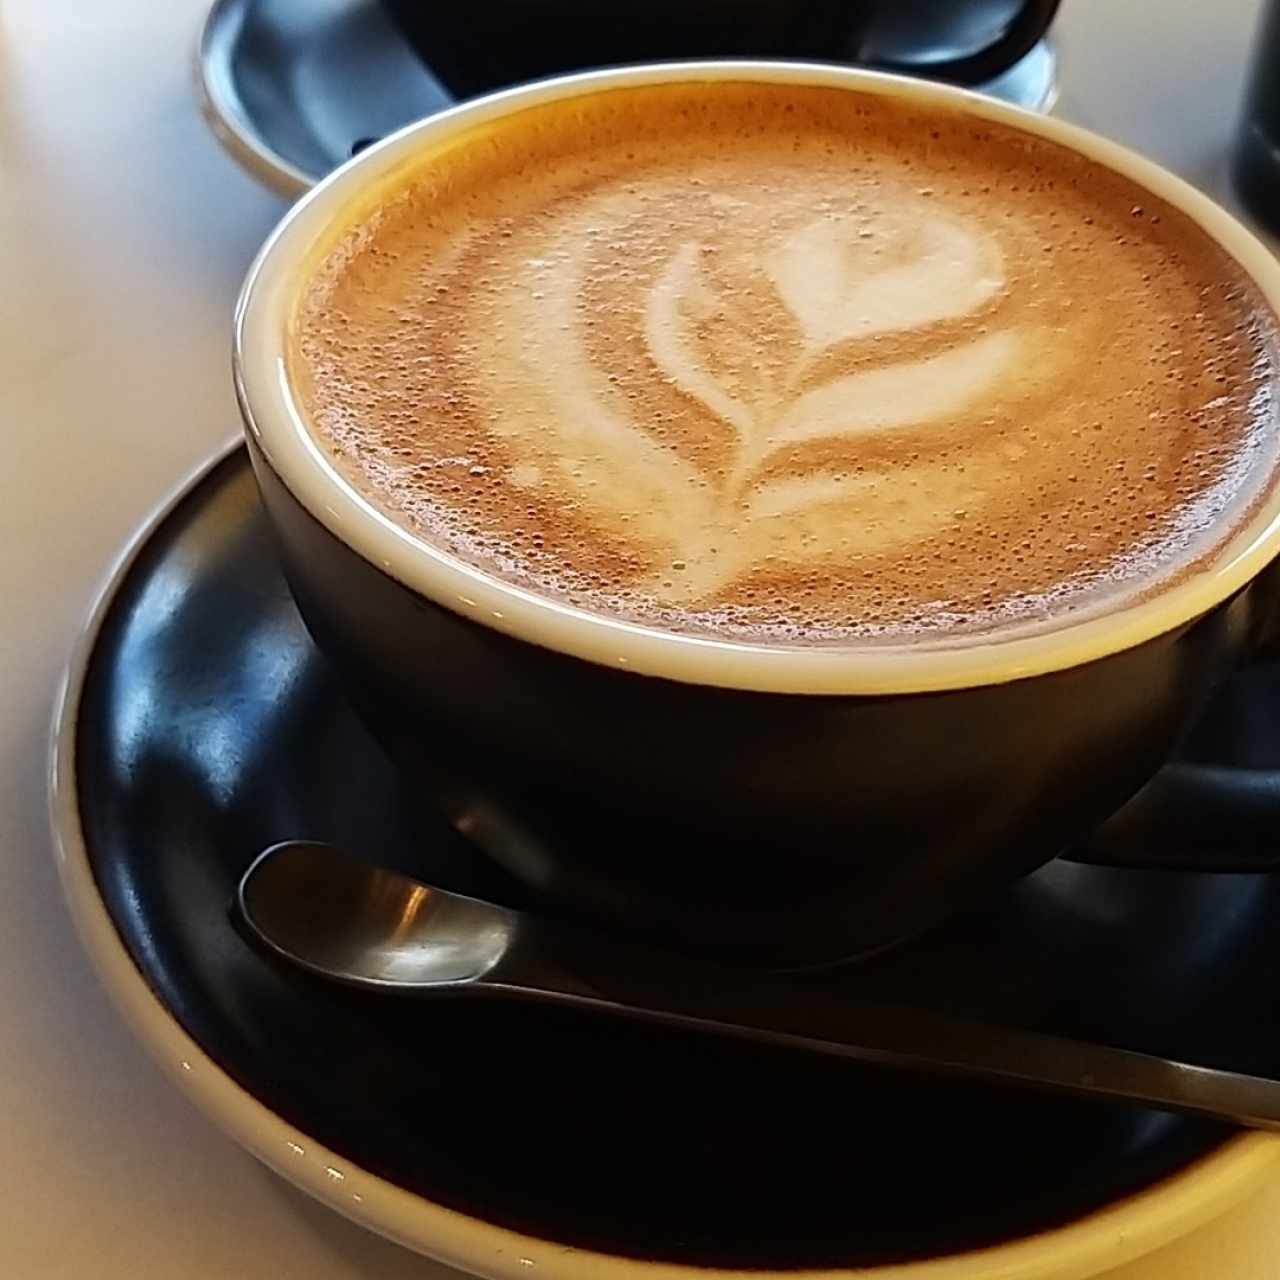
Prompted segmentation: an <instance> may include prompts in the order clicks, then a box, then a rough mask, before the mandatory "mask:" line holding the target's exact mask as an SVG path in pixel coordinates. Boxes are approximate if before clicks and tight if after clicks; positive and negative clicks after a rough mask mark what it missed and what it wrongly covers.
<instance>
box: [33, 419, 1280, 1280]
mask: <svg viewBox="0 0 1280 1280" xmlns="http://www.w3.org/2000/svg"><path fill="white" fill-rule="evenodd" d="M243 447H244V444H243V439H242V437H241V436H240V435H239V433H237V434H236V435H235V436H234V437H233V438H232V439H230V440H228V441H227V442H226V443H224V444H223V445H222V446H221V447H220V448H218V449H217V450H215V452H214V453H213V454H212V456H210V457H209V458H207V459H206V460H205V461H204V462H203V463H201V464H200V465H199V466H198V467H196V468H195V469H194V470H193V471H192V472H191V473H190V474H189V475H187V476H186V478H185V479H183V480H182V482H181V483H180V484H178V485H177V486H176V487H175V488H174V489H173V490H172V491H171V492H170V494H169V495H168V497H167V498H165V499H164V500H163V501H162V502H161V503H159V504H158V506H157V507H155V508H154V509H153V511H152V512H151V514H150V515H149V516H148V517H147V518H146V519H145V520H143V521H142V522H141V523H140V524H139V526H138V527H137V529H136V530H135V532H134V533H133V535H132V536H131V537H130V538H129V540H128V542H127V543H126V545H125V546H124V548H123V549H122V550H121V551H120V552H119V554H118V555H117V556H116V558H115V560H114V563H113V564H112V565H111V567H110V568H109V570H108V571H107V573H106V574H105V575H104V577H103V579H102V581H101V583H100V585H99V587H98V589H97V590H96V591H95V592H94V593H93V600H92V604H91V606H90V608H89V610H88V614H87V616H86V617H85V620H84V622H83V623H82V625H81V627H80V628H79V631H78V633H77V638H76V642H75V646H74V649H73V651H72V654H71V657H70V659H69V661H68V664H67V667H66V670H65V672H64V674H63V677H62V680H61V682H60V684H59V688H58V691H57V695H56V697H55V700H54V711H53V721H52V726H51V734H50V739H49V754H48V792H49V795H48V800H49V820H50V826H51V832H52V837H53V853H54V859H55V862H56V864H57V868H58V875H59V880H60V882H61V885H62V890H63V895H64V898H65V899H66V902H67V906H68V909H69V912H70V914H71V917H72V920H73V922H74V925H75V927H76V932H77V934H78V936H79V938H80V941H81V943H82V945H83V946H84V948H85V951H86V952H87V954H88V956H89V958H90V961H91V963H92V965H93V968H94V970H95V971H96V973H97V974H98V977H99V980H100V981H101V982H102V985H103V986H104V987H105V988H106V991H107V993H108V995H109V996H110V997H111V999H112V1001H113V1003H114V1004H115V1005H116V1008H117V1009H118V1010H119V1012H120V1013H121V1015H122V1016H123V1017H124V1019H125V1021H126V1023H127V1024H128V1025H129V1027H130V1029H131V1030H132V1032H133V1033H134V1035H135V1036H136V1037H137V1039H139V1040H140V1041H141V1042H142V1044H143V1045H144V1047H145V1048H146V1049H147V1050H148V1052H149V1053H150V1054H151V1056H152V1057H153V1058H154V1059H155V1061H156V1062H157V1063H158V1064H159V1065H160V1067H161V1069H162V1070H163V1072H164V1073H165V1075H166V1076H167V1077H168V1078H169V1080H170V1081H171V1082H172V1083H173V1084H174V1085H176V1086H177V1088H178V1089H179V1091H180V1092H182V1093H183V1094H184V1095H185V1096H186V1097H187V1098H188V1099H189V1100H190V1101H191V1102H192V1103H193V1104H194V1105H195V1107H196V1108H197V1109H198V1110H199V1111H201V1112H202V1113H203V1114H204V1115H205V1116H207V1117H208V1118H210V1119H211V1120H212V1121H213V1122H214V1123H215V1124H216V1125H217V1126H218V1127H219V1128H220V1129H222V1131H223V1132H224V1133H225V1134H227V1136H228V1137H230V1138H231V1139H232V1140H233V1141H235V1142H236V1143H238V1144H239V1145H240V1146H242V1147H244V1148H245V1149H246V1150H247V1151H248V1152H249V1153H250V1154H252V1155H254V1156H256V1157H257V1158H258V1159H259V1160H260V1161H262V1163H264V1164H265V1165H267V1167H268V1168H270V1169H272V1170H273V1171H275V1172H276V1173H278V1174H279V1175H280V1176H282V1177H283V1178H285V1179H286V1180H288V1181H289V1182H291V1183H293V1184H294V1185H295V1186H297V1187H299V1188H301V1189H302V1190H303V1191H306V1192H307V1193H308V1194H310V1195H312V1196H313V1197H315V1198H316V1199H317V1200H319V1201H321V1202H322V1203H324V1204H327V1205H328V1206H329V1207H330V1208H332V1209H334V1210H336V1211H337V1212H339V1213H341V1214H342V1215H343V1216H345V1217H347V1218H350V1219H352V1220H354V1221H355V1222H357V1223H359V1224H360V1225H362V1226H364V1227H366V1228H368V1229H369V1230H371V1231H373V1232H375V1233H377V1234H379V1235H382V1236H385V1237H387V1238H389V1239H391V1240H394V1241H395V1242H397V1243H399V1244H401V1245H403V1246H405V1247H406V1248H409V1249H411V1250H413V1251H415V1252H417V1253H420V1254H424V1255H426V1256H429V1257H432V1258H436V1259H438V1260H439V1261H441V1262H444V1263H446V1264H448V1265H450V1266H454V1267H457V1268H459V1269H461V1270H464V1271H466V1272H468V1273H471V1274H475V1275H477V1276H481V1277H484V1278H485V1280H516V1277H523V1278H524V1280H527V1277H528V1276H529V1275H530V1274H531V1273H532V1274H536V1268H537V1267H540V1266H541V1267H550V1268H552V1269H553V1270H552V1274H554V1275H555V1276H556V1277H557V1280H731V1278H733V1280H771V1277H772V1278H776V1280H784V1278H785V1280H852V1278H853V1277H868V1278H870V1280H982V1278H983V1277H994V1276H1012V1275H1016V1276H1018V1277H1019V1280H1084V1278H1085V1277H1088V1276H1096V1275H1097V1274H1099V1273H1100V1272H1102V1271H1106V1270H1109V1269H1111V1268H1114V1267H1118V1266H1121V1265H1123V1264H1124V1263H1126V1262H1129V1261H1132V1260H1133V1259H1135V1258H1138V1257H1141V1256H1143V1255H1145V1254H1148V1253H1151V1252H1153V1251H1154V1250H1155V1249H1157V1248H1159V1247H1160V1246H1162V1245H1164V1244H1167V1243H1169V1242H1171V1241H1173V1240H1175V1239H1178V1238H1179V1237H1181V1236H1184V1235H1186V1234H1188V1233H1190V1232H1191V1231H1193V1230H1194V1229H1195V1228H1197V1227H1199V1226H1200V1225H1202V1224H1203V1223H1205V1222H1208V1221H1209V1220H1210V1219H1212V1218H1215V1217H1217V1216H1219V1215H1220V1214H1222V1213H1225V1212H1226V1211H1227V1210H1228V1209H1230V1208H1231V1207H1232V1206H1233V1205H1235V1204H1236V1203H1238V1202H1239V1201H1241V1200H1243V1199H1244V1198H1245V1197H1246V1196H1247V1195H1248V1194H1249V1193H1250V1192H1251V1191H1253V1190H1255V1189H1257V1188H1258V1187H1259V1186H1260V1185H1261V1183H1262V1181H1263V1178H1264V1176H1265V1175H1266V1174H1267V1173H1269V1172H1271V1171H1273V1170H1274V1169H1276V1168H1277V1167H1280V1135H1272V1134H1264V1133H1241V1134H1240V1135H1238V1136H1236V1137H1232V1138H1229V1139H1228V1140H1227V1141H1226V1142H1224V1143H1223V1144H1222V1145H1221V1146H1218V1147H1216V1148H1214V1149H1213V1150H1211V1151H1209V1152H1206V1153H1205V1154H1204V1155H1202V1156H1200V1157H1198V1158H1197V1159H1195V1160H1193V1161H1192V1162H1191V1163H1190V1164H1188V1165H1187V1166H1186V1167H1185V1168H1183V1169H1182V1170H1180V1171H1178V1172H1177V1173H1174V1174H1170V1175H1168V1176H1167V1177H1165V1178H1162V1179H1160V1180H1158V1181H1156V1182H1154V1183H1152V1184H1151V1185H1149V1186H1147V1187H1144V1188H1143V1189H1142V1190H1141V1191H1137V1192H1134V1193H1133V1194H1131V1195H1128V1196H1125V1197H1122V1198H1121V1199H1119V1200H1115V1201H1112V1202H1111V1203H1109V1204H1107V1205H1105V1206H1104V1207H1103V1208H1101V1209H1098V1210H1095V1211H1094V1212H1092V1213H1089V1214H1086V1215H1084V1216H1083V1217H1080V1218H1077V1219H1075V1220H1073V1221H1071V1222H1068V1223H1066V1224H1064V1225H1062V1226H1059V1227H1054V1228H1051V1229H1049V1230H1047V1231H1043V1232H1039V1233H1037V1234H1035V1235H1032V1236H1026V1237H1023V1238H1021V1239H1018V1240H1013V1241H1008V1242H1005V1243H1001V1244H998V1245H992V1246H989V1247H986V1248H982V1249H977V1250H972V1251H969V1252H965V1253H959V1254H951V1255H947V1256H943V1257H938V1258H931V1259H924V1260H918V1261H913V1262H907V1263H895V1264H889V1265H885V1266H875V1267H864V1268H853V1269H850V1268H835V1269H832V1268H821V1269H807V1270H790V1269H789V1270H787V1271H785V1272H782V1271H769V1270H752V1271H749V1272H748V1271H741V1270H735V1269H724V1268H707V1267H690V1266H686V1265H682V1264H678V1263H669V1262H656V1261H648V1260H644V1259H636V1258H630V1257H621V1256H617V1255H612V1254H606V1253H601V1252H597V1251H594V1250H588V1249H580V1248H576V1247H573V1246H569V1245H565V1244H562V1243H557V1242H555V1241H549V1240H542V1239H539V1238H537V1237H534V1236H527V1235H524V1234H522V1233H520V1232H517V1231H513V1230H511V1229H510V1228H507V1227H501V1226H497V1225H495V1224H491V1223H488V1222H485V1221H483V1220H481V1219H478V1218H474V1217H471V1216H470V1215H468V1214H464V1213H461V1212H459V1211H457V1210H454V1209H449V1208H446V1207H445V1206H443V1205H440V1204H437V1203H435V1202H433V1201H431V1200H428V1199H427V1198H425V1197H423V1196H421V1195H418V1194H416V1193H414V1192H412V1191H409V1190H407V1189H406V1188H404V1187H401V1186H398V1185H397V1184H395V1183H393V1182H391V1181H389V1180H387V1179H384V1178H381V1177H378V1176H376V1175H374V1174H372V1173H370V1172H369V1171H367V1170H365V1169H363V1168H362V1167H360V1166H358V1165H355V1164H354V1163H352V1162H351V1161H349V1160H347V1159H346V1158H345V1157H343V1156H341V1155H339V1154H337V1153H336V1152H334V1151H332V1150H330V1149H328V1148H327V1147H325V1146H324V1145H323V1144H321V1143H319V1142H316V1141H315V1140H313V1139H312V1138H311V1137H310V1135H308V1134H306V1133H305V1132H303V1131H302V1130H300V1129H297V1128H296V1127H295V1126H293V1125H291V1124H289V1123H288V1122H287V1121H285V1120H284V1119H283V1118H282V1117H280V1116H279V1115H277V1114H276V1113H275V1112H274V1111H272V1110H271V1109H270V1108H269V1107H268V1106H267V1105H266V1104H265V1103H264V1102H262V1101H261V1100H260V1099H258V1098H257V1097H256V1096H255V1095H254V1094H253V1093H252V1092H251V1091H250V1090H249V1089H247V1088H245V1087H244V1086H243V1085H241V1084H239V1083H238V1082H237V1081H236V1080H234V1079H233V1078H232V1077H231V1076H230V1075H229V1074H228V1073H227V1072H226V1071H225V1070H224V1069H223V1068H222V1067H221V1066H220V1065H219V1064H218V1063H217V1062H216V1061H215V1060H214V1059H213V1058H212V1057H211V1056H210V1055H208V1054H207V1053H206V1052H205V1051H204V1049H203V1048H202V1047H201V1046H200V1044H199V1043H198V1042H197V1041H196V1040H195V1039H194V1038H193V1037H192V1036H190V1035H189V1034H188V1033H187V1032H186V1031H185V1029H184V1028H183V1027H182V1025H181V1024H180V1023H179V1021H178V1019H177V1017H176V1016H175V1014H174V1013H173V1012H172V1011H171V1010H170V1009H169V1008H168V1006H167V1005H166V1004H165V1003H164V1001H163V1000H162V999H161V997H160V995H159V993H157V992H156V991H155V990H154V989H153V988H152V987H151V985H150V984H149V983H148V981H147V979H146V977H145V975H144V974H143V973H142V972H141V970H140V969H138V967H137V966H136V965H135V964H134V961H133V959H132V957H131V956H130V954H129V952H128V950H127V948H126V946H125V943H124V940H123V939H122V937H121V936H120V933H119V931H118V930H117V928H116V925H115V922H114V920H113V918H112V916H111V914H110V912H109V910H108V908H107V906H106V903H105V901H104V900H103V898H102V895H101V893H100V891H99V889H98V885H97V881H96V879H95V877H94V874H93V869H92V866H91V864H90V860H89V852H88V844H87V840H86V837H85V833H84V829H83V826H82V823H81V814H80V806H79V803H78V800H79V797H78V787H77V778H76V735H77V731H78V725H79V713H80V702H81V696H82V693H83V689H84V682H85V677H86V674H87V671H88V667H89V663H90V661H91V659H92V657H93V655H94V653H95V651H96V649H97V642H98V638H99V635H100V632H101V628H102V625H103V622H104V621H105V619H106V617H107V616H108V614H109V613H110V610H111V607H112V605H113V603H114V601H115V598H116V596H117V594H118V592H119V590H120V588H121V586H122V585H123V583H124V582H125V580H126V579H127V577H128V575H129V573H130V571H131V570H132V568H133V566H134V563H135V561H136V560H137V558H138V556H139V554H140V553H141V552H142V551H143V549H144V548H145V547H146V546H147V545H148V544H149V542H150V540H151V539H152V537H153V536H154V535H155V534H156V533H157V531H158V530H159V529H160V528H161V527H162V525H163V524H164V523H165V522H166V521H167V520H168V519H169V517H170V516H172V515H173V514H174V513H175V512H176V511H177V509H178V508H179V507H180V506H181V505H182V503H183V502H184V501H186V499H187V498H188V497H189V496H190V495H191V494H192V493H193V492H194V491H195V490H196V489H197V488H198V487H199V486H200V485H201V484H202V483H203V482H204V481H205V480H206V479H207V478H208V477H209V476H210V475H211V474H212V473H213V472H214V471H215V470H217V468H218V467H220V466H221V465H223V464H224V463H225V462H227V461H228V460H229V459H230V458H231V456H232V455H233V454H234V453H236V452H237V451H238V450H240V449H242V448H243ZM925 1158H927V1155H926V1157H925Z"/></svg>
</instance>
